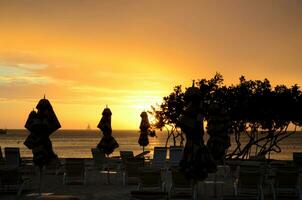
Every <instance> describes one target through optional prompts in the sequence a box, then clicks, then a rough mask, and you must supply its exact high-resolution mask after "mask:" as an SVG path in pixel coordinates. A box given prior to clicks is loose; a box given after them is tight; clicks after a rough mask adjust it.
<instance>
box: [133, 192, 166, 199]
mask: <svg viewBox="0 0 302 200" xmlns="http://www.w3.org/2000/svg"><path fill="white" fill-rule="evenodd" d="M130 199H131V200H134V199H142V200H148V199H150V200H156V199H169V196H168V193H167V192H161V191H131V197H130Z"/></svg>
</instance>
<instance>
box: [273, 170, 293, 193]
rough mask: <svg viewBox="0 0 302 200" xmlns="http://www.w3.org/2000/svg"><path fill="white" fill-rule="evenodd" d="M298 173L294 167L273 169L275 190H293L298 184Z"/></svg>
mask: <svg viewBox="0 0 302 200" xmlns="http://www.w3.org/2000/svg"><path fill="white" fill-rule="evenodd" d="M298 177H299V172H298V169H297V168H295V167H280V168H276V169H275V178H274V183H275V187H276V189H287V188H291V189H295V188H296V186H297V184H298Z"/></svg>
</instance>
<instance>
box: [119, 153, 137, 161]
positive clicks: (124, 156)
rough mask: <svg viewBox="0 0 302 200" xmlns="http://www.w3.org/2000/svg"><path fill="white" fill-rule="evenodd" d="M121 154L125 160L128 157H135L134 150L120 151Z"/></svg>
mask: <svg viewBox="0 0 302 200" xmlns="http://www.w3.org/2000/svg"><path fill="white" fill-rule="evenodd" d="M120 156H121V159H122V161H123V162H124V161H125V160H127V159H128V158H134V154H133V151H120Z"/></svg>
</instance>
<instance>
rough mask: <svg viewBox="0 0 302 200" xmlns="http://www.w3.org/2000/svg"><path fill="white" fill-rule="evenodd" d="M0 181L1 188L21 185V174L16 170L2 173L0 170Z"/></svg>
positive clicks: (12, 169)
mask: <svg viewBox="0 0 302 200" xmlns="http://www.w3.org/2000/svg"><path fill="white" fill-rule="evenodd" d="M0 180H1V185H2V186H4V187H5V186H17V185H20V184H21V183H22V174H21V172H20V171H19V169H17V168H11V169H9V170H4V171H2V170H1V169H0Z"/></svg>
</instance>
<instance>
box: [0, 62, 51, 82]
mask: <svg viewBox="0 0 302 200" xmlns="http://www.w3.org/2000/svg"><path fill="white" fill-rule="evenodd" d="M45 67H46V66H45V65H34V64H29V65H27V64H23V63H22V64H19V63H17V64H8V63H1V62H0V74H1V75H2V76H1V77H0V85H4V84H12V83H15V84H49V83H52V82H55V80H54V79H52V78H51V77H47V76H40V75H39V74H37V73H36V72H35V70H37V69H42V68H45Z"/></svg>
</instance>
